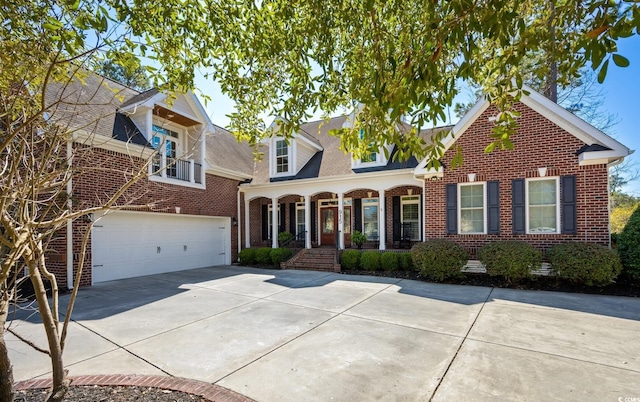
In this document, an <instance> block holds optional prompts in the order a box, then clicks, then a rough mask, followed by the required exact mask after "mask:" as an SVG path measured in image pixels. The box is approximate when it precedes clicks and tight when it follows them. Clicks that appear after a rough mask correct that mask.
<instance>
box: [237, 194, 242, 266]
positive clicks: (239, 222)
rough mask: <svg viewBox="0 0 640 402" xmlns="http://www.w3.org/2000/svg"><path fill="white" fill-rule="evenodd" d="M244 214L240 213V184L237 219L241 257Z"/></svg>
mask: <svg viewBox="0 0 640 402" xmlns="http://www.w3.org/2000/svg"><path fill="white" fill-rule="evenodd" d="M241 216H242V214H241V213H240V184H238V218H237V222H238V224H237V226H236V227H237V228H238V233H237V234H238V255H240V251H242V230H240V228H242V220H241V219H242V218H241Z"/></svg>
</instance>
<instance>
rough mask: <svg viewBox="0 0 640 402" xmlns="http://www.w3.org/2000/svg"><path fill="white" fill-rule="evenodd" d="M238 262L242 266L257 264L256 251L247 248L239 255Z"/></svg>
mask: <svg viewBox="0 0 640 402" xmlns="http://www.w3.org/2000/svg"><path fill="white" fill-rule="evenodd" d="M238 262H239V263H240V264H242V265H251V264H255V263H256V249H255V248H245V249H242V250H240V252H239V253H238Z"/></svg>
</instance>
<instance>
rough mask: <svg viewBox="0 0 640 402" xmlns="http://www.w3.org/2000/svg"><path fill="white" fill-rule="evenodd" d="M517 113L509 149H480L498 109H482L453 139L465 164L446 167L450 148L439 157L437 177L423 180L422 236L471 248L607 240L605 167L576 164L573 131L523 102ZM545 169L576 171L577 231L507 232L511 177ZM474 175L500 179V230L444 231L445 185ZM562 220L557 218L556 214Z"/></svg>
mask: <svg viewBox="0 0 640 402" xmlns="http://www.w3.org/2000/svg"><path fill="white" fill-rule="evenodd" d="M516 109H517V110H518V111H519V112H520V113H521V116H520V118H519V119H518V123H519V125H520V126H519V128H518V130H517V133H516V134H515V135H514V136H513V137H512V141H513V144H514V150H511V151H494V152H492V153H489V154H486V153H484V148H485V147H486V146H487V145H488V144H489V142H490V140H489V134H490V132H491V128H492V122H490V121H488V118H489V117H490V116H494V115H496V113H497V110H496V109H495V108H493V107H490V108H489V109H487V110H486V111H485V112H484V113H483V114H482V115H481V116H480V117H479V118H478V119H477V120H476V121H475V122H474V123H473V124H472V125H471V126H470V127H469V128H468V129H467V131H466V132H465V133H464V134H463V135H462V136H461V137H460V138H459V139H458V141H457V142H456V144H455V145H456V146H457V145H459V146H461V147H462V153H463V157H464V162H463V165H462V166H461V167H458V168H456V169H455V170H452V169H451V160H452V158H453V155H454V152H455V151H454V150H453V148H452V149H451V150H449V151H447V152H446V153H445V155H444V157H443V158H442V162H443V163H444V166H445V169H444V177H443V179H442V180H438V181H430V180H427V181H426V182H425V194H426V199H425V201H426V206H425V209H426V211H425V213H426V219H425V228H426V235H427V239H429V238H438V237H446V238H449V239H451V240H454V241H456V242H457V243H460V244H462V245H463V246H464V247H466V248H467V249H469V250H471V251H475V250H476V249H477V248H479V247H481V246H482V245H484V244H486V243H488V242H491V241H496V240H512V239H513V240H522V241H526V242H528V243H531V244H533V245H534V246H535V247H537V248H539V249H541V250H545V249H546V248H549V247H550V246H551V245H553V244H557V243H564V242H568V241H586V242H593V243H600V244H603V245H608V244H609V229H608V228H609V212H608V189H607V185H608V184H607V183H608V179H607V177H608V172H607V167H606V165H592V166H584V167H581V166H579V165H578V156H576V155H575V152H576V151H577V150H578V149H579V148H580V147H581V146H583V145H584V143H582V142H581V141H580V140H578V139H577V138H576V137H574V136H573V135H571V134H569V133H567V132H566V131H564V130H563V129H561V128H560V127H558V126H557V125H555V124H553V123H552V122H550V121H549V120H547V119H546V118H545V117H543V116H542V115H540V114H538V113H536V112H535V111H533V110H532V109H530V108H529V107H527V106H526V105H524V104H517V105H516ZM539 167H547V168H548V171H547V175H546V176H547V177H552V176H564V175H575V176H576V186H577V191H576V193H577V198H578V203H577V221H578V223H577V228H578V230H577V234H576V235H565V234H532V235H514V234H512V223H511V215H512V214H511V180H512V179H516V178H529V177H538V168H539ZM468 173H475V174H476V176H477V177H476V181H477V182H479V181H488V180H499V181H500V234H499V235H447V233H446V215H445V211H446V202H445V186H446V184H448V183H461V182H465V181H467V180H468V179H467V174H468ZM561 219H562V217H561Z"/></svg>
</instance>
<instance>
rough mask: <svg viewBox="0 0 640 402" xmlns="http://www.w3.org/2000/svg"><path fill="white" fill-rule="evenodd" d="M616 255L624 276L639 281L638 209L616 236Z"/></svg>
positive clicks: (639, 214) (639, 213)
mask: <svg viewBox="0 0 640 402" xmlns="http://www.w3.org/2000/svg"><path fill="white" fill-rule="evenodd" d="M618 253H619V255H620V261H621V262H622V266H623V268H624V273H625V274H626V276H628V277H629V278H631V279H633V280H635V281H640V207H638V208H636V209H635V211H633V213H632V214H631V216H630V217H629V220H628V221H627V224H626V225H625V227H624V229H623V230H622V233H620V235H619V236H618Z"/></svg>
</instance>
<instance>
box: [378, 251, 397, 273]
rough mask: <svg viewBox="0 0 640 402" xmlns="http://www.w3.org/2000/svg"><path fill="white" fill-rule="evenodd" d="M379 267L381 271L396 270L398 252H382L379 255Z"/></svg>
mask: <svg viewBox="0 0 640 402" xmlns="http://www.w3.org/2000/svg"><path fill="white" fill-rule="evenodd" d="M380 267H382V270H383V271H397V270H398V268H399V267H400V262H399V261H398V254H397V253H392V252H386V253H382V255H381V256H380Z"/></svg>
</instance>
